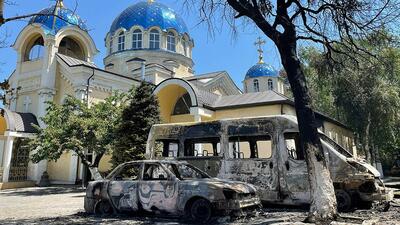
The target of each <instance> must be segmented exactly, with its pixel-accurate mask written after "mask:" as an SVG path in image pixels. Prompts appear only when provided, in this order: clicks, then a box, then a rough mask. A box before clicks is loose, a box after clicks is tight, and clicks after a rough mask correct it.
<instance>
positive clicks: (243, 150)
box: [229, 136, 272, 159]
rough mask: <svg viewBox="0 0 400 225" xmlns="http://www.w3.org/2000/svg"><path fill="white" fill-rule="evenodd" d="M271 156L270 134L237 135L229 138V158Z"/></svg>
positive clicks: (261, 157)
mask: <svg viewBox="0 0 400 225" xmlns="http://www.w3.org/2000/svg"><path fill="white" fill-rule="evenodd" d="M271 156H272V140H271V137H270V136H239V137H230V138H229V158H233V159H250V158H259V159H269V158H271Z"/></svg>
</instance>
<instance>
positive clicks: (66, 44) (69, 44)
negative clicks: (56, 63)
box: [58, 37, 86, 61]
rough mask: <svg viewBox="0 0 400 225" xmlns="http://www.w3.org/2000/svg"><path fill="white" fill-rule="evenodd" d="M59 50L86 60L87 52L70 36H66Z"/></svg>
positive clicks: (64, 53)
mask: <svg viewBox="0 0 400 225" xmlns="http://www.w3.org/2000/svg"><path fill="white" fill-rule="evenodd" d="M58 52H59V53H61V54H63V55H66V56H70V57H73V58H76V59H80V60H83V61H86V56H85V52H84V51H83V48H82V47H81V45H80V44H79V43H78V42H77V41H75V40H74V39H72V38H69V37H65V38H63V39H62V40H61V42H60V46H59V47H58Z"/></svg>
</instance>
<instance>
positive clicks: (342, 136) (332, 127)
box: [324, 121, 356, 155]
mask: <svg viewBox="0 0 400 225" xmlns="http://www.w3.org/2000/svg"><path fill="white" fill-rule="evenodd" d="M324 133H325V134H326V135H327V136H328V137H330V138H331V139H333V140H334V141H336V142H337V143H338V144H340V145H341V146H343V147H344V148H346V149H347V150H350V152H352V153H353V154H354V155H355V154H356V151H355V150H353V146H354V143H353V142H354V134H353V132H352V131H350V130H348V129H345V128H343V127H340V126H338V125H336V124H333V123H331V122H328V121H324Z"/></svg>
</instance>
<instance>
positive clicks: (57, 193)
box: [0, 186, 400, 225]
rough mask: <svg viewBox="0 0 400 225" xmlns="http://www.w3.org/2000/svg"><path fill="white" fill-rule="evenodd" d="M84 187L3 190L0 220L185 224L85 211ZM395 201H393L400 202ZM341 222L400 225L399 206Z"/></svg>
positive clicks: (275, 214)
mask: <svg viewBox="0 0 400 225" xmlns="http://www.w3.org/2000/svg"><path fill="white" fill-rule="evenodd" d="M83 196H84V190H83V189H81V188H79V187H71V186H57V187H48V188H24V189H16V190H6V191H0V224H2V225H3V224H46V225H47V224H50V225H52V224H60V225H61V224H62V225H65V224H171V225H174V224H185V222H184V221H181V220H179V219H176V218H155V217H143V216H141V217H135V216H115V217H108V218H96V217H93V216H88V215H86V214H85V213H84V212H83ZM399 203H400V202H396V203H395V204H394V205H396V204H397V205H398V206H400V204H399ZM306 215H307V212H306V211H304V210H298V209H264V210H262V211H260V212H258V213H257V215H256V216H253V217H248V218H240V219H236V220H231V219H230V218H218V219H215V220H214V221H213V223H218V224H235V225H249V224H257V225H261V224H277V223H279V224H302V223H301V221H303V220H304V218H305V217H306ZM342 216H343V218H342V219H340V220H339V221H340V223H332V224H363V225H367V224H382V225H391V224H393V225H400V207H395V206H392V207H390V208H389V210H388V211H384V212H383V211H382V210H381V208H379V207H378V208H377V209H375V210H357V211H355V212H353V213H347V214H342Z"/></svg>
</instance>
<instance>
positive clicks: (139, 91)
mask: <svg viewBox="0 0 400 225" xmlns="http://www.w3.org/2000/svg"><path fill="white" fill-rule="evenodd" d="M128 96H129V97H128V99H127V100H128V101H129V103H128V105H127V106H126V107H125V108H124V110H123V111H122V116H121V120H120V123H119V124H118V125H117V128H116V132H115V135H116V137H117V139H116V142H115V144H114V149H113V154H112V163H113V166H114V167H116V166H118V165H119V164H121V163H124V162H128V161H132V160H138V159H143V158H144V153H145V151H146V142H147V137H148V134H149V131H150V129H151V126H152V125H154V124H156V123H159V122H160V113H159V106H158V101H157V98H156V96H154V94H153V86H152V85H151V84H150V83H147V82H142V83H141V84H140V86H139V87H137V88H136V89H135V90H132V91H131V92H130V95H128Z"/></svg>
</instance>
